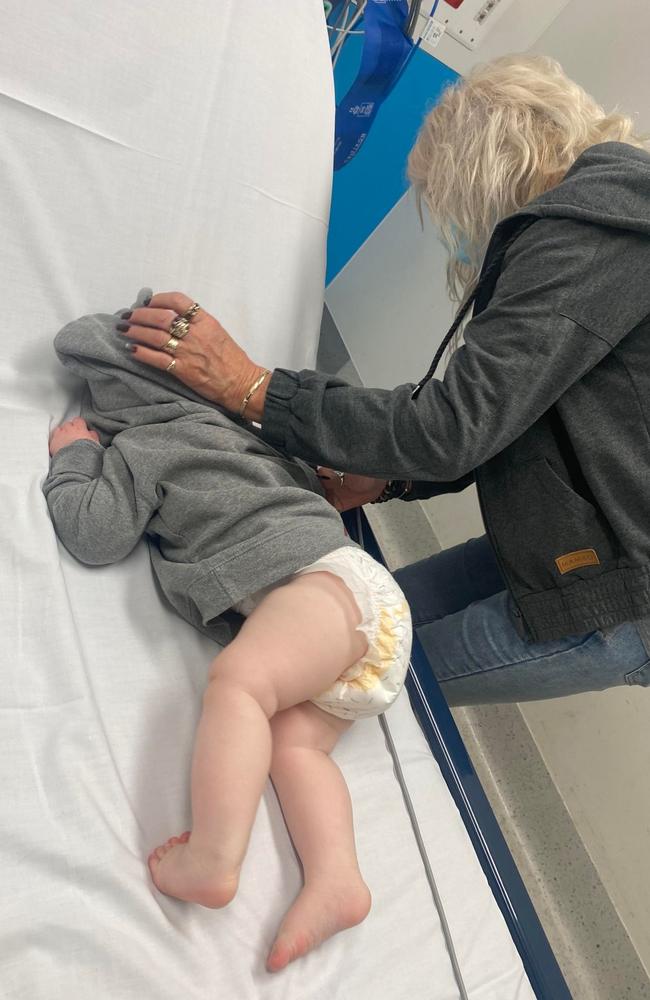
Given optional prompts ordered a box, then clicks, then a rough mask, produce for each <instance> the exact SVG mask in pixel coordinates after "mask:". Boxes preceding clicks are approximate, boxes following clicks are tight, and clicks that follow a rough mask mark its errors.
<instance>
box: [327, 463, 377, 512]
mask: <svg viewBox="0 0 650 1000" xmlns="http://www.w3.org/2000/svg"><path fill="white" fill-rule="evenodd" d="M316 474H317V476H318V478H319V479H320V481H321V485H322V487H323V489H324V490H325V496H326V498H327V500H328V501H329V502H330V503H331V505H332V507H335V508H336V509H337V510H338V511H339V512H340V513H343V511H345V510H352V509H353V508H354V507H361V506H363V504H364V503H371V502H372V501H373V500H376V499H377V497H378V496H379V494H380V493H381V492H382V490H383V489H384V487H385V485H386V480H385V479H373V478H372V476H357V475H355V474H354V473H351V472H344V473H343V472H335V471H334V469H326V468H324V466H322V465H319V466H318V467H317V469H316Z"/></svg>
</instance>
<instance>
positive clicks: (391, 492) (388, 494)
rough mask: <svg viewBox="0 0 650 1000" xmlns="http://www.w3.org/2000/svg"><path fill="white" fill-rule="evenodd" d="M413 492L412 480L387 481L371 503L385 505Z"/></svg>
mask: <svg viewBox="0 0 650 1000" xmlns="http://www.w3.org/2000/svg"><path fill="white" fill-rule="evenodd" d="M412 490H413V480H412V479H389V480H388V482H387V483H386V485H385V486H384V488H383V490H382V491H381V493H380V494H379V496H378V497H377V499H376V500H371V501H370V502H371V503H386V501H387V500H402V499H403V498H404V497H407V496H408V495H409V493H411V491H412Z"/></svg>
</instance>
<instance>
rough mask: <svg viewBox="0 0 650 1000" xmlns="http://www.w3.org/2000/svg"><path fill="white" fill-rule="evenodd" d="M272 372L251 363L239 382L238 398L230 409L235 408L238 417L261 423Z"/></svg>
mask: <svg viewBox="0 0 650 1000" xmlns="http://www.w3.org/2000/svg"><path fill="white" fill-rule="evenodd" d="M271 375H272V372H271V371H270V370H269V369H268V368H263V367H262V366H261V365H251V369H250V372H249V373H247V374H246V376H245V378H243V379H242V381H241V383H240V388H239V390H238V399H237V400H236V402H235V405H234V406H232V407H231V409H233V410H236V412H237V413H238V415H239V416H240V417H244V418H245V419H246V420H250V421H251V422H252V423H261V420H262V414H263V412H264V402H265V400H266V391H267V389H268V385H269V382H270V380H271Z"/></svg>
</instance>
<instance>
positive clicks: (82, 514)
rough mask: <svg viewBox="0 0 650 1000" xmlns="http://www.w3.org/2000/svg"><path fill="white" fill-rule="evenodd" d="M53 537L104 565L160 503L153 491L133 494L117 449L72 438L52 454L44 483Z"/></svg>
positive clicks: (123, 551)
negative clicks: (57, 537)
mask: <svg viewBox="0 0 650 1000" xmlns="http://www.w3.org/2000/svg"><path fill="white" fill-rule="evenodd" d="M43 493H44V494H45V498H46V500H47V506H48V508H49V511H50V516H51V518H52V521H53V523H54V527H55V530H56V533H57V535H58V536H59V538H60V539H61V541H62V542H63V544H64V545H65V547H66V549H67V550H68V552H70V553H71V554H72V555H73V556H75V558H76V559H79V561H80V562H83V563H86V564H87V565H89V566H105V565H107V564H108V563H114V562H119V560H120V559H124V557H125V556H127V555H128V554H129V552H131V550H132V549H133V548H135V546H136V544H137V542H138V541H139V539H140V538H141V537H142V535H143V533H144V531H145V528H146V526H147V523H148V521H149V519H150V518H151V515H152V514H153V513H154V511H155V510H156V508H157V507H158V506H159V505H160V501H159V500H158V497H157V495H156V493H155V492H154V493H153V494H152V496H151V497H149V498H144V497H142V496H140V495H139V494H138V493H137V492H136V484H135V480H134V477H133V474H132V472H131V470H130V469H129V466H128V464H127V462H126V461H125V459H124V456H123V455H122V454H121V452H120V450H119V449H118V448H117V447H116V446H115V445H111V446H110V447H108V448H103V447H102V445H100V444H98V443H96V442H95V441H89V440H81V441H75V442H73V443H72V444H70V445H67V446H66V447H65V448H62V449H61V450H60V451H58V452H57V453H56V455H54V456H53V457H52V461H51V464H50V473H49V475H48V477H47V478H46V480H45V482H44V483H43Z"/></svg>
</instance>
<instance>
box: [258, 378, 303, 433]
mask: <svg viewBox="0 0 650 1000" xmlns="http://www.w3.org/2000/svg"><path fill="white" fill-rule="evenodd" d="M298 386H299V378H298V373H297V372H290V371H286V370H285V369H284V368H276V369H275V371H274V372H273V374H272V375H271V381H270V382H269V386H268V389H267V390H266V399H265V401H264V412H263V414H262V434H263V436H264V440H265V441H268V443H269V444H270V445H273V447H274V448H279V449H281V450H282V451H287V430H288V424H289V420H290V419H291V400H292V399H293V397H294V396H295V395H296V392H297V391H298Z"/></svg>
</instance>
